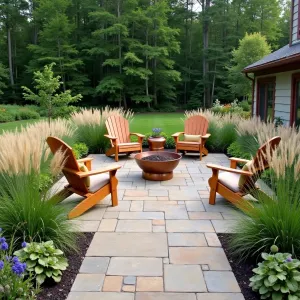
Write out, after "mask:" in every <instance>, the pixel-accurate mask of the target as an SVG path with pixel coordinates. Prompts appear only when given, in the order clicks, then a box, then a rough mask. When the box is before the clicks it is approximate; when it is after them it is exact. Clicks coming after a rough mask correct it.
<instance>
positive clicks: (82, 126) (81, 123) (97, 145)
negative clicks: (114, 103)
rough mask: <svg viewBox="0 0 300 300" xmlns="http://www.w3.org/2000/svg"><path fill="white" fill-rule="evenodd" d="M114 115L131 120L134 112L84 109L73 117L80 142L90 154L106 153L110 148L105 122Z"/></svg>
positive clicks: (114, 109)
mask: <svg viewBox="0 0 300 300" xmlns="http://www.w3.org/2000/svg"><path fill="white" fill-rule="evenodd" d="M112 115H117V116H122V117H123V118H125V119H128V120H131V119H132V118H133V112H131V111H130V110H124V109H122V108H110V107H108V106H106V107H105V108H104V109H86V108H84V109H82V110H81V111H80V112H75V113H73V114H72V115H71V119H72V121H73V122H74V123H75V125H76V127H77V130H76V134H77V138H78V140H79V141H80V142H82V143H85V144H86V145H87V146H88V148H89V152H90V153H104V152H105V150H106V149H107V148H108V146H109V139H108V138H106V137H104V134H106V127H105V121H106V120H107V119H108V118H109V117H110V116H112Z"/></svg>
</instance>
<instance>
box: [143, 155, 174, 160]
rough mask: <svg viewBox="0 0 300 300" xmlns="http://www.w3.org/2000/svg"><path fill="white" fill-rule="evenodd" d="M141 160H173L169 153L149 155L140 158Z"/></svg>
mask: <svg viewBox="0 0 300 300" xmlns="http://www.w3.org/2000/svg"><path fill="white" fill-rule="evenodd" d="M142 160H149V161H169V160H174V157H172V156H171V155H149V156H145V157H143V158H142Z"/></svg>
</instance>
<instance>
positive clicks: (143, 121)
mask: <svg viewBox="0 0 300 300" xmlns="http://www.w3.org/2000/svg"><path fill="white" fill-rule="evenodd" d="M181 118H183V114H182V113H148V114H135V116H134V119H133V120H132V122H131V124H130V131H131V132H138V133H143V134H145V133H147V132H151V129H152V128H153V127H160V128H162V130H163V131H164V132H165V133H167V134H173V133H175V132H177V131H183V122H182V120H181ZM36 121H38V120H23V121H15V122H8V123H1V124H0V134H1V133H2V131H3V130H15V129H16V128H17V129H19V128H21V126H24V125H27V124H31V123H34V122H36Z"/></svg>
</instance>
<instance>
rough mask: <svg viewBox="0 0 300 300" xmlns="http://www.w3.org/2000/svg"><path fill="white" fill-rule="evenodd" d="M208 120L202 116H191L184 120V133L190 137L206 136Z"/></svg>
mask: <svg viewBox="0 0 300 300" xmlns="http://www.w3.org/2000/svg"><path fill="white" fill-rule="evenodd" d="M207 129H208V120H207V119H206V118H205V117H204V116H193V117H190V118H188V119H187V120H185V122H184V132H185V133H186V134H192V135H199V134H200V135H206V134H207Z"/></svg>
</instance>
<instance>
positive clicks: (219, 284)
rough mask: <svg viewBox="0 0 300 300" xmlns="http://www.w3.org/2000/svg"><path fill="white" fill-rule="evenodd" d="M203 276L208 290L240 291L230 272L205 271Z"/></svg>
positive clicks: (218, 291)
mask: <svg viewBox="0 0 300 300" xmlns="http://www.w3.org/2000/svg"><path fill="white" fill-rule="evenodd" d="M204 277H205V282H206V285H207V289H208V291H209V292H217V293H222V292H223V293H238V292H240V291H241V289H240V287H239V285H238V283H237V281H236V279H235V276H234V274H233V273H232V272H219V271H205V272H204Z"/></svg>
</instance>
